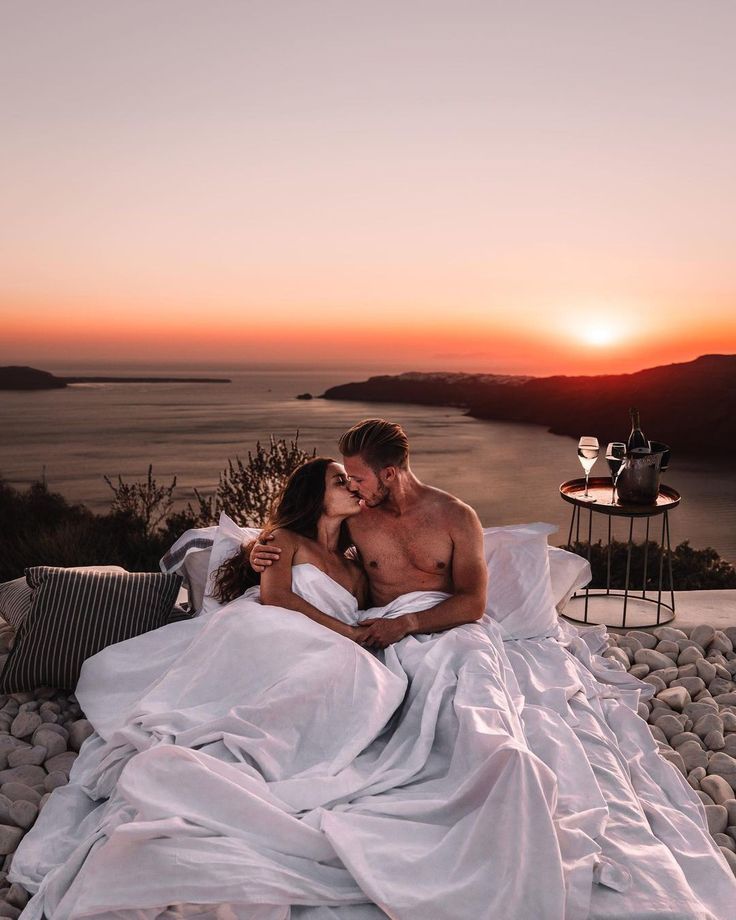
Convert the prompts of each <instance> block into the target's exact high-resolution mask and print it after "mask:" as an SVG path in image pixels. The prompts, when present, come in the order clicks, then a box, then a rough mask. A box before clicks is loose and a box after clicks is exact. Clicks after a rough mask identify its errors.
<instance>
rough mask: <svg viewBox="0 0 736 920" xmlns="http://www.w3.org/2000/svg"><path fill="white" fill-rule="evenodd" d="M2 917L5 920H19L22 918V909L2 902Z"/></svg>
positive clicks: (0, 903) (0, 913) (0, 909)
mask: <svg viewBox="0 0 736 920" xmlns="http://www.w3.org/2000/svg"><path fill="white" fill-rule="evenodd" d="M0 917H2V918H3V920H18V917H20V908H19V907H14V906H13V905H12V904H6V903H5V902H4V901H0Z"/></svg>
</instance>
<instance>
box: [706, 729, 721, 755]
mask: <svg viewBox="0 0 736 920" xmlns="http://www.w3.org/2000/svg"><path fill="white" fill-rule="evenodd" d="M703 744H705V746H706V747H707V748H708V750H709V751H722V750H723V749H724V747H725V746H726V742H725V741H724V740H723V735H722V734H721V732H719V731H713V732H708V734H707V735H706V736H705V738H703Z"/></svg>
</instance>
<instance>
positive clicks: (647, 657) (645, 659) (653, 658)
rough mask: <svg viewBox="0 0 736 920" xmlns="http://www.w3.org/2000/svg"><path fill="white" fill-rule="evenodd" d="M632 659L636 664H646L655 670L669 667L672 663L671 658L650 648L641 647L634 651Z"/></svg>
mask: <svg viewBox="0 0 736 920" xmlns="http://www.w3.org/2000/svg"><path fill="white" fill-rule="evenodd" d="M634 661H635V662H636V663H637V664H648V665H649V667H650V668H651V669H652V670H653V671H656V670H657V668H671V667H672V666H673V664H674V662H673V661H672V659H671V658H668V657H667V656H666V655H662V654H661V652H655V651H654V649H650V648H641V649H639V651H638V652H635V653H634Z"/></svg>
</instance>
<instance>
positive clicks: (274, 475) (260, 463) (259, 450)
mask: <svg viewBox="0 0 736 920" xmlns="http://www.w3.org/2000/svg"><path fill="white" fill-rule="evenodd" d="M316 453H317V451H316V449H315V450H313V451H312V453H311V454H309V453H307V452H306V451H304V450H302V449H301V448H300V447H299V432H297V433H296V437H295V438H294V440H293V441H290V442H289V443H288V444H287V442H286V441H285V440H284V439H283V438H280V439H278V440H276V438H274V436H273V435H271V437H270V438H269V442H268V446H267V447H264V446H263V445H262V444H261V442H260V441H258V442H257V443H256V449H255V453H254V452H253V451H248V460H247V462H245V463H244V462H243V461H242V460H241V459H240V458H239V457H236V458H235V460H234V461H233V460H228V463H227V469H225V470H223V471H222V472H221V473H220V482H219V483H218V486H217V491H216V492H215V494H214V495H213V496H210V497H208V498H203V497H202V496H201V495H200V494H199V492H197V491H196V490H195V495H196V500H197V506H196V508H192V506H191V505H190V506H189V512H190V514H191V515H192V518H193V519H194V520H195V521H196V522H197V523H196V525H195V526H200V527H201V526H206V525H208V524H214V523H216V522H217V519H218V517H219V515H220V512H221V511H224V512H225V513H226V514H227V515H229V516H230V517H231V518H232V519H233V520H234V521H235V522H236V523H238V524H240V526H241V527H260V526H261V525H262V524H265V522H266V519H267V518H268V515H269V512H270V511H271V507H272V505H273V503H274V501H275V500H276V498H277V497H278V495H279V493H280V492H281V490H282V489H283V488H284V486H285V485H286V480H287V479H288V478H289V476H290V475H291V474H292V473H293V472H294V470H295V469H296V468H297V467H299V466H301V465H302V464H303V463H304V462H305V461H307V460H309V459H311V458H312V457H314V456H316Z"/></svg>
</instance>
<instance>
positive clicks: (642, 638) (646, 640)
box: [626, 629, 657, 648]
mask: <svg viewBox="0 0 736 920" xmlns="http://www.w3.org/2000/svg"><path fill="white" fill-rule="evenodd" d="M626 635H627V636H630V637H631V638H632V639H636V640H637V642H639V643H640V644H641V647H642V648H654V646H655V645H656V644H657V638H656V636H653V635H652V634H651V633H649V632H644V630H639V629H632V630H631V631H630V632H628V633H626Z"/></svg>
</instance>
